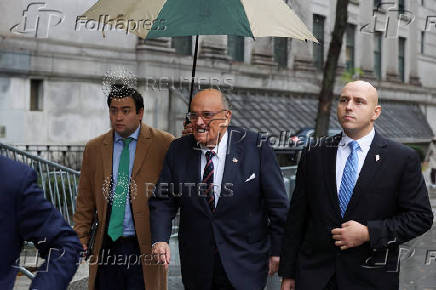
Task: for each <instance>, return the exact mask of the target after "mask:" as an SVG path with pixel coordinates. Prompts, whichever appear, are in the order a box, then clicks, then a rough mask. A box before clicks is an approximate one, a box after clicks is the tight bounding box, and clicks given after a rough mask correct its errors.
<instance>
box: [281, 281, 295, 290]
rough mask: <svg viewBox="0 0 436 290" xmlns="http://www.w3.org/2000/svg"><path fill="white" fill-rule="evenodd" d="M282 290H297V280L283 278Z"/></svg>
mask: <svg viewBox="0 0 436 290" xmlns="http://www.w3.org/2000/svg"><path fill="white" fill-rule="evenodd" d="M280 290H295V280H294V279H291V278H283V279H282V287H280Z"/></svg>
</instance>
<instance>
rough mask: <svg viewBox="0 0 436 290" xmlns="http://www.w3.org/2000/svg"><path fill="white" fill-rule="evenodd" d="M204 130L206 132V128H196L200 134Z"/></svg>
mask: <svg viewBox="0 0 436 290" xmlns="http://www.w3.org/2000/svg"><path fill="white" fill-rule="evenodd" d="M206 132H207V130H206V128H198V129H197V133H200V134H202V133H206Z"/></svg>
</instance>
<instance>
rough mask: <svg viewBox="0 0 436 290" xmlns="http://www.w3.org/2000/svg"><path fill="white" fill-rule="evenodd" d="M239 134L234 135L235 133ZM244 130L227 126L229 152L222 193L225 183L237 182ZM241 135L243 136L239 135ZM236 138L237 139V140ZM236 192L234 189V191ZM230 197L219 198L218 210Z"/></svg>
mask: <svg viewBox="0 0 436 290" xmlns="http://www.w3.org/2000/svg"><path fill="white" fill-rule="evenodd" d="M235 134H236V135H237V136H233V135H235ZM244 134H245V133H244V132H242V131H240V130H239V129H236V128H234V127H228V128H227V152H226V161H225V164H224V172H223V179H222V181H221V194H223V192H224V190H225V184H236V182H235V177H236V175H237V174H236V172H237V170H236V169H237V168H238V167H239V166H240V160H241V154H242V142H240V141H241V138H240V137H241V136H244ZM239 135H241V136H239ZM235 140H236V141H235ZM230 189H231V188H230ZM233 194H234V191H233ZM227 199H228V198H219V199H218V204H217V206H216V211H218V210H219V209H220V208H222V207H223V205H224V204H225V200H227Z"/></svg>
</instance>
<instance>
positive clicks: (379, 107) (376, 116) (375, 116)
mask: <svg viewBox="0 0 436 290" xmlns="http://www.w3.org/2000/svg"><path fill="white" fill-rule="evenodd" d="M381 111H382V108H381V106H380V105H377V106H375V110H374V114H373V116H372V118H371V121H375V120H377V118H378V117H379V116H380V114H381Z"/></svg>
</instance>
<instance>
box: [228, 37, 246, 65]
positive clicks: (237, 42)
mask: <svg viewBox="0 0 436 290" xmlns="http://www.w3.org/2000/svg"><path fill="white" fill-rule="evenodd" d="M227 52H228V54H229V55H230V57H231V58H232V60H234V61H240V62H244V37H243V36H236V35H228V36H227Z"/></svg>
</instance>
